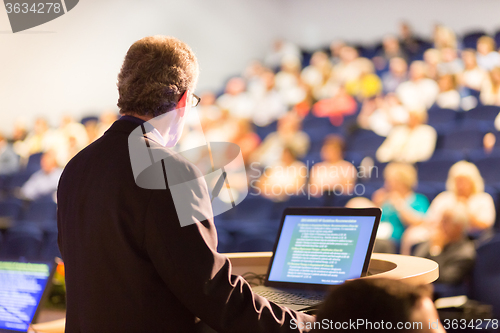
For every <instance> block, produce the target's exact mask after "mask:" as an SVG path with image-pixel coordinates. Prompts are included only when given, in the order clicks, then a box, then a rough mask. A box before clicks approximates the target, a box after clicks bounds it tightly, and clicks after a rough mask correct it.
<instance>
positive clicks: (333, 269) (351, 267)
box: [269, 215, 375, 284]
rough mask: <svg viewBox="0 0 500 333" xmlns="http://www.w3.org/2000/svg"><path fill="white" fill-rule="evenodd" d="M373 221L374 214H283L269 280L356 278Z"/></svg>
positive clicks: (325, 281) (338, 280)
mask: <svg viewBox="0 0 500 333" xmlns="http://www.w3.org/2000/svg"><path fill="white" fill-rule="evenodd" d="M374 223H375V217H374V216H317V215H313V216H303V215H287V216H285V221H284V222H283V228H282V230H281V235H280V239H279V242H278V246H277V248H276V253H275V255H274V260H273V263H272V267H271V271H270V273H269V281H277V282H293V283H310V284H340V283H342V282H344V281H345V280H348V279H354V278H359V277H360V276H361V273H362V271H363V264H364V262H365V258H366V252H367V249H368V245H369V243H370V237H371V234H372V229H373V225H374Z"/></svg>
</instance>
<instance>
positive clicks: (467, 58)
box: [459, 49, 488, 91]
mask: <svg viewBox="0 0 500 333" xmlns="http://www.w3.org/2000/svg"><path fill="white" fill-rule="evenodd" d="M462 60H463V62H464V67H465V68H464V71H463V73H461V74H460V75H459V78H460V84H462V85H463V86H465V87H467V88H469V89H472V90H476V91H480V90H481V87H482V86H483V84H484V82H485V81H486V80H487V79H488V72H487V71H485V70H484V69H482V68H481V67H479V66H478V65H477V59H476V51H475V50H472V49H466V50H464V51H462Z"/></svg>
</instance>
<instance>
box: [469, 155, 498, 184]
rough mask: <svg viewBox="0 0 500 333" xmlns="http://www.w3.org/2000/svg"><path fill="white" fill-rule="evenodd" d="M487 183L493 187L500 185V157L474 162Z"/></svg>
mask: <svg viewBox="0 0 500 333" xmlns="http://www.w3.org/2000/svg"><path fill="white" fill-rule="evenodd" d="M474 163H475V164H476V166H477V168H478V169H479V172H481V176H482V177H483V179H484V181H485V183H487V184H489V185H492V186H499V185H500V157H499V156H495V157H486V158H483V159H480V160H476V161H474Z"/></svg>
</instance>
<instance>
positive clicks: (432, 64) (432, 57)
mask: <svg viewBox="0 0 500 333" xmlns="http://www.w3.org/2000/svg"><path fill="white" fill-rule="evenodd" d="M424 62H425V64H426V65H427V70H426V73H427V77H428V78H429V79H433V80H436V79H437V77H438V65H439V64H440V63H441V51H439V50H437V49H427V50H426V51H425V52H424Z"/></svg>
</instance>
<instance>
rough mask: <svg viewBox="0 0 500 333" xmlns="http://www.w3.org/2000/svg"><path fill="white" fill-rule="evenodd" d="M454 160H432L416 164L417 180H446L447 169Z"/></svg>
mask: <svg viewBox="0 0 500 333" xmlns="http://www.w3.org/2000/svg"><path fill="white" fill-rule="evenodd" d="M455 163H456V161H454V160H434V159H431V160H429V161H427V162H420V163H418V165H417V172H418V181H419V182H442V183H444V182H446V179H447V178H448V171H449V170H450V168H451V166H452V165H453V164H455Z"/></svg>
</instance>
